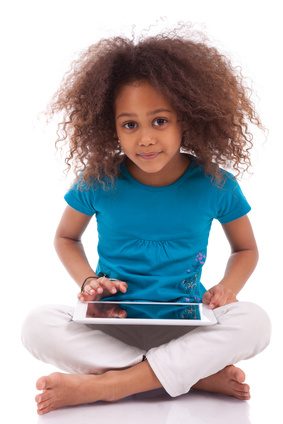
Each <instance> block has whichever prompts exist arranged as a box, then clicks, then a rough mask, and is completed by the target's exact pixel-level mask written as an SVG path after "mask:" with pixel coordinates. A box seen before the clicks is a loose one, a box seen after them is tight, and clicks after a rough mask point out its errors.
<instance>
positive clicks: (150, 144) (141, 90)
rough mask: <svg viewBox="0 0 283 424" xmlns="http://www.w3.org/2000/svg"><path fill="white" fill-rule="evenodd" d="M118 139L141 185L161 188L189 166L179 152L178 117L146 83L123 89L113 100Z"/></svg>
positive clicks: (163, 99)
mask: <svg viewBox="0 0 283 424" xmlns="http://www.w3.org/2000/svg"><path fill="white" fill-rule="evenodd" d="M115 122H116V131H117V135H118V139H119V141H120V144H121V147H122V149H123V151H124V154H125V155H126V156H127V159H126V163H127V168H128V170H129V172H130V173H131V175H132V176H133V177H134V178H135V179H136V180H138V181H140V182H142V183H143V184H147V185H151V186H164V185H168V184H172V183H173V182H174V181H176V180H177V179H179V178H180V177H181V175H183V173H184V172H185V171H186V169H187V168H188V166H189V159H188V158H187V157H186V156H184V155H182V154H181V152H180V146H181V139H182V130H181V127H180V124H179V121H178V116H177V114H176V112H175V110H174V109H173V108H172V106H171V105H170V103H169V102H168V101H167V100H166V98H165V97H164V96H163V95H162V93H161V92H160V91H158V90H156V89H155V88H153V87H152V86H151V85H150V84H149V83H147V82H145V81H136V82H133V83H129V84H126V85H124V86H122V88H121V89H120V90H119V92H118V95H117V97H116V100H115Z"/></svg>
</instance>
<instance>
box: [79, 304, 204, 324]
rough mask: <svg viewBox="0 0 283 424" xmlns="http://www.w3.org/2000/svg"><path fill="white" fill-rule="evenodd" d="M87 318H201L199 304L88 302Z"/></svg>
mask: <svg viewBox="0 0 283 424" xmlns="http://www.w3.org/2000/svg"><path fill="white" fill-rule="evenodd" d="M86 318H118V319H125V318H132V319H166V320H168V319H173V320H175V319H178V320H180V319H183V320H200V319H201V316H200V309H199V305H198V304H193V305H192V304H188V305H186V304H178V303H177V304H176V303H174V304H167V303H165V304H162V303H160V304H155V303H114V302H98V303H88V305H87V311H86Z"/></svg>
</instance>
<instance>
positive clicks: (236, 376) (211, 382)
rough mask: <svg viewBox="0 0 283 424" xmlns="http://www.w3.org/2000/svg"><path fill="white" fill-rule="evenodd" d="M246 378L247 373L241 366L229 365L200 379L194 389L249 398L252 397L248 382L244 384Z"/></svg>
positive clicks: (244, 398) (242, 398)
mask: <svg viewBox="0 0 283 424" xmlns="http://www.w3.org/2000/svg"><path fill="white" fill-rule="evenodd" d="M245 378H246V376H245V373H244V372H243V371H242V370H241V369H240V368H236V367H234V365H229V366H228V367H226V368H224V369H223V370H221V371H219V372H218V373H217V374H214V375H211V376H210V377H207V378H204V379H202V380H200V381H199V382H198V383H196V384H195V385H194V386H193V387H192V389H195V390H203V391H206V392H212V393H221V394H223V395H227V396H232V397H235V398H238V399H241V400H248V399H250V397H251V396H250V387H249V386H248V384H243V383H244V381H245Z"/></svg>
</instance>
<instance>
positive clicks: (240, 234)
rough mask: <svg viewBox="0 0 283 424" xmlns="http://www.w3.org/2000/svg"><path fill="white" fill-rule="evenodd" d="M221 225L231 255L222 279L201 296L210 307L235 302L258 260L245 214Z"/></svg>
mask: <svg viewBox="0 0 283 424" xmlns="http://www.w3.org/2000/svg"><path fill="white" fill-rule="evenodd" d="M222 227H223V230H224V232H225V234H226V237H227V239H228V241H229V243H230V246H231V255H230V258H229V260H228V263H227V267H226V270H225V274H224V277H223V279H222V280H221V281H220V283H219V284H217V285H216V286H214V287H212V288H211V289H209V290H208V291H207V292H206V293H205V294H204V296H203V299H202V301H203V303H205V304H207V305H209V307H210V308H211V309H214V308H217V307H219V306H224V305H227V304H228V303H232V302H236V301H237V297H236V296H237V294H238V293H239V291H240V290H241V289H242V288H243V287H244V285H245V283H246V282H247V280H248V279H249V277H250V276H251V274H252V273H253V271H254V269H255V267H256V264H257V262H258V249H257V245H256V241H255V237H254V234H253V230H252V226H251V223H250V220H249V218H248V217H247V215H245V216H243V217H242V218H239V219H236V220H235V221H232V222H229V223H227V224H222Z"/></svg>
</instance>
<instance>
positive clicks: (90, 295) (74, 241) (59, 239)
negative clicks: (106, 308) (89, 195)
mask: <svg viewBox="0 0 283 424" xmlns="http://www.w3.org/2000/svg"><path fill="white" fill-rule="evenodd" d="M91 218H92V217H91V216H88V215H85V214H83V213H80V212H78V211H76V210H75V209H73V208H71V207H70V206H67V207H66V209H65V211H64V213H63V215H62V218H61V221H60V223H59V226H58V228H57V231H56V235H55V240H54V245H55V249H56V252H57V254H58V256H59V258H60V260H61V261H62V263H63V265H64V266H65V268H66V269H67V271H68V272H69V274H70V275H71V277H72V278H73V279H74V280H75V281H76V283H77V284H78V286H79V287H80V288H81V286H82V284H83V282H84V280H85V279H86V278H87V277H90V276H93V277H97V275H96V273H95V272H94V271H93V269H92V268H91V266H90V265H89V262H88V260H87V257H86V254H85V251H84V247H83V244H82V242H81V237H82V235H83V233H84V231H85V229H86V228H87V226H88V224H89V222H90V220H91ZM113 289H115V293H116V291H118V290H120V291H122V292H123V293H125V292H126V291H127V284H126V283H125V282H124V281H120V280H115V281H110V280H109V279H108V278H105V277H102V278H98V279H89V280H88V281H87V283H86V284H85V286H84V293H79V295H78V297H79V299H80V300H82V301H91V300H94V299H95V300H100V299H102V298H103V297H106V296H111V294H114V293H113V291H112V290H113Z"/></svg>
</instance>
